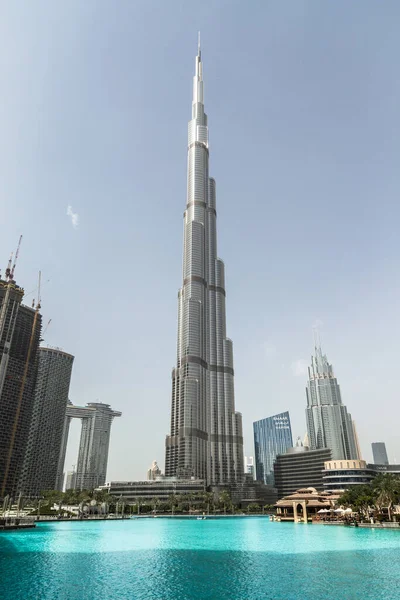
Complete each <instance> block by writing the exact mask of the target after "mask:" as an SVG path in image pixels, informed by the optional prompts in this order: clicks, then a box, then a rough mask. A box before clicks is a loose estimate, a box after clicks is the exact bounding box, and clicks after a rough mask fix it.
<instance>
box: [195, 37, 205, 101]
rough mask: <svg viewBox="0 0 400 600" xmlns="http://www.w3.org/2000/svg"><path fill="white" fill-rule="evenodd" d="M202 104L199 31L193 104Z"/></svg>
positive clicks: (201, 66)
mask: <svg viewBox="0 0 400 600" xmlns="http://www.w3.org/2000/svg"><path fill="white" fill-rule="evenodd" d="M198 102H200V103H201V104H204V92H203V63H202V62H201V47H200V31H199V38H198V42H197V56H196V74H195V76H194V77H193V104H197V103H198Z"/></svg>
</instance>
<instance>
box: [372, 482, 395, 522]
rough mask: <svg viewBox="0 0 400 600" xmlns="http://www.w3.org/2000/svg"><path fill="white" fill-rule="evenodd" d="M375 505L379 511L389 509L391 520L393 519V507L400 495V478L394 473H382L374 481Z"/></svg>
mask: <svg viewBox="0 0 400 600" xmlns="http://www.w3.org/2000/svg"><path fill="white" fill-rule="evenodd" d="M372 489H373V494H374V496H375V505H376V507H377V509H378V510H379V512H382V509H383V508H387V510H388V518H389V521H391V519H392V507H393V504H395V503H396V502H397V501H398V500H399V497H400V478H399V477H398V476H397V475H394V474H393V473H381V474H380V475H378V476H377V477H376V478H375V479H374V481H373V482H372Z"/></svg>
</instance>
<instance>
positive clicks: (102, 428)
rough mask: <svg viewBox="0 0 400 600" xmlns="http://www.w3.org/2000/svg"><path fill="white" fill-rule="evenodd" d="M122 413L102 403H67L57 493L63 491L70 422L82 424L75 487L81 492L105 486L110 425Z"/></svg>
mask: <svg viewBox="0 0 400 600" xmlns="http://www.w3.org/2000/svg"><path fill="white" fill-rule="evenodd" d="M121 414H122V413H120V412H119V411H116V410H113V409H112V408H111V407H110V405H109V404H103V403H102V402H89V404H87V406H74V405H73V404H72V403H70V402H69V403H68V405H67V407H66V413H65V421H64V428H63V433H62V441H61V449H60V453H59V460H58V473H57V482H56V487H57V489H58V490H62V488H63V483H64V463H65V453H66V450H67V443H68V433H69V426H70V423H71V419H81V421H82V430H81V439H80V443H79V454H78V462H77V467H76V474H75V475H76V479H75V487H76V489H78V490H83V489H93V488H94V487H97V486H99V485H103V484H104V483H105V481H106V474H107V463H108V449H109V445H110V435H111V424H112V422H113V420H114V417H120V416H121Z"/></svg>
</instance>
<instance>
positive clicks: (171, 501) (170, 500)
mask: <svg viewBox="0 0 400 600" xmlns="http://www.w3.org/2000/svg"><path fill="white" fill-rule="evenodd" d="M177 499H178V498H177V496H176V494H170V495H169V497H168V503H169V505H170V506H171V514H172V516H174V511H175V506H176V505H177V504H178V502H177Z"/></svg>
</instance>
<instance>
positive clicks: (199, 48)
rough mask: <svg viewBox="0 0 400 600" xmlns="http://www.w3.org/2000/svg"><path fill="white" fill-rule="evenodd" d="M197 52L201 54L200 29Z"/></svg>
mask: <svg viewBox="0 0 400 600" xmlns="http://www.w3.org/2000/svg"><path fill="white" fill-rule="evenodd" d="M197 54H198V56H201V45H200V31H199V32H198V33H197Z"/></svg>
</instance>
